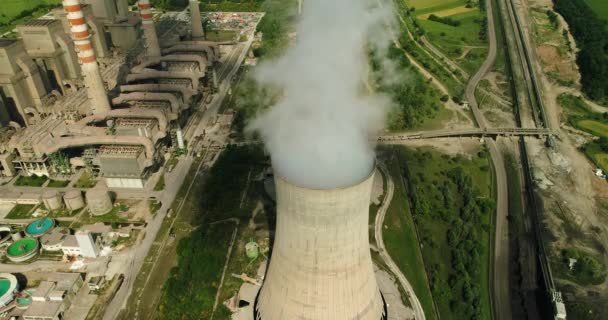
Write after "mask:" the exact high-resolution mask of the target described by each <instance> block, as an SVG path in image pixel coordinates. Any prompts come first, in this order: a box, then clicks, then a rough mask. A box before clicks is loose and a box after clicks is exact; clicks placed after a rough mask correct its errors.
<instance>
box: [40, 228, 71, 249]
mask: <svg viewBox="0 0 608 320" xmlns="http://www.w3.org/2000/svg"><path fill="white" fill-rule="evenodd" d="M68 235H69V234H68V232H67V230H65V229H62V228H56V229H53V231H51V232H50V233H47V234H44V235H43V236H42V237H40V242H41V243H42V245H43V246H54V245H58V244H61V243H63V241H64V240H65V238H66V237H67V236H68Z"/></svg>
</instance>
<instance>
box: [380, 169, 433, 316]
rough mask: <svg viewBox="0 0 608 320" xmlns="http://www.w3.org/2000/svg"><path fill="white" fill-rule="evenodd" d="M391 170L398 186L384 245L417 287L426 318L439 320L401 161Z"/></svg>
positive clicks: (388, 218)
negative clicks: (405, 188)
mask: <svg viewBox="0 0 608 320" xmlns="http://www.w3.org/2000/svg"><path fill="white" fill-rule="evenodd" d="M389 170H390V175H391V177H392V178H393V182H394V184H395V191H394V194H393V200H392V201H391V204H390V206H389V207H388V210H387V212H386V218H385V220H384V224H385V229H384V232H383V235H384V245H385V246H386V250H387V251H388V252H389V254H390V255H391V258H392V259H393V260H394V261H395V263H396V264H397V265H398V266H399V268H400V269H401V271H402V272H403V273H404V274H405V277H406V278H407V279H408V281H409V282H410V283H411V285H412V287H413V288H414V292H416V296H417V297H418V299H419V300H420V304H421V305H422V308H423V309H424V314H425V315H426V318H427V319H429V320H433V319H438V316H437V314H436V312H435V309H434V307H433V297H432V295H431V291H430V288H429V285H428V281H427V278H426V274H425V271H424V270H425V269H424V262H423V260H422V255H421V252H420V247H419V245H418V239H417V236H416V230H415V226H414V221H413V220H412V214H411V212H410V207H409V202H408V200H407V196H406V191H405V190H404V184H403V180H402V179H403V178H402V177H401V174H400V173H401V168H400V165H399V162H398V161H395V160H391V161H390V163H389Z"/></svg>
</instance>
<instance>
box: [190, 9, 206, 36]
mask: <svg viewBox="0 0 608 320" xmlns="http://www.w3.org/2000/svg"><path fill="white" fill-rule="evenodd" d="M190 16H191V20H192V38H195V39H196V38H203V37H205V32H204V31H203V20H202V19H201V7H200V4H199V2H198V0H190Z"/></svg>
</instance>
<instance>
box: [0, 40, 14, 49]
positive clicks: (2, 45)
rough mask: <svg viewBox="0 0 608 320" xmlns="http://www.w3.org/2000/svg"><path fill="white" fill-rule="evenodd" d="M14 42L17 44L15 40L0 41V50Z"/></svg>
mask: <svg viewBox="0 0 608 320" xmlns="http://www.w3.org/2000/svg"><path fill="white" fill-rule="evenodd" d="M15 42H17V40H15V39H6V38H2V39H0V48H6V47H8V46H10V45H12V44H13V43H15Z"/></svg>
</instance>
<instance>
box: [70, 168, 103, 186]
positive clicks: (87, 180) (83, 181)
mask: <svg viewBox="0 0 608 320" xmlns="http://www.w3.org/2000/svg"><path fill="white" fill-rule="evenodd" d="M96 184H97V180H95V177H94V176H93V175H92V174H91V173H90V172H89V171H86V170H85V171H84V172H83V173H82V175H81V176H80V178H78V181H76V183H75V184H74V188H93V187H94V186H95V185H96Z"/></svg>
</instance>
